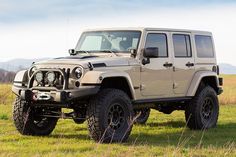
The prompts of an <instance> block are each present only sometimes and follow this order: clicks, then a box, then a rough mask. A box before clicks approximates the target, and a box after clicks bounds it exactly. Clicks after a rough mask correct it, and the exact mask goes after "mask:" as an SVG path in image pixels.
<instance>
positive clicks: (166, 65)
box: [163, 62, 173, 68]
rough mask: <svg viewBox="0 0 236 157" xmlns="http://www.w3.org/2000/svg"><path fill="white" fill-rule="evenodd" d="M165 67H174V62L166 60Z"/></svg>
mask: <svg viewBox="0 0 236 157" xmlns="http://www.w3.org/2000/svg"><path fill="white" fill-rule="evenodd" d="M163 66H164V67H166V68H168V67H172V66H173V64H172V63H168V62H165V64H163Z"/></svg>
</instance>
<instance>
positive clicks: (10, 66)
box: [0, 58, 236, 74]
mask: <svg viewBox="0 0 236 157" xmlns="http://www.w3.org/2000/svg"><path fill="white" fill-rule="evenodd" d="M47 59H50V58H37V59H21V58H17V59H12V60H9V61H5V62H0V69H3V70H5V71H12V72H17V71H19V70H22V69H27V68H29V67H30V66H31V64H32V63H33V62H39V61H42V60H47ZM219 67H220V74H236V66H234V65H232V64H229V63H219Z"/></svg>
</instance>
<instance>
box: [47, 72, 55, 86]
mask: <svg viewBox="0 0 236 157" xmlns="http://www.w3.org/2000/svg"><path fill="white" fill-rule="evenodd" d="M46 78H47V81H48V83H49V84H53V82H54V81H55V80H56V74H55V73H54V72H52V71H50V72H48V73H47V74H46Z"/></svg>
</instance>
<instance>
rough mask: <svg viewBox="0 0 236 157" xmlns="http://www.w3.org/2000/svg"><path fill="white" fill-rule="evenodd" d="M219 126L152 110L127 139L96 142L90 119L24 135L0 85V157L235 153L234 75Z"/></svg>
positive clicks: (222, 98) (7, 87) (178, 113)
mask: <svg viewBox="0 0 236 157" xmlns="http://www.w3.org/2000/svg"><path fill="white" fill-rule="evenodd" d="M223 77H224V79H225V83H224V84H225V86H224V94H222V95H221V96H220V103H221V106H220V115H219V121H218V126H217V127H216V128H213V129H210V130H207V131H192V130H189V129H188V128H186V127H185V120H184V112H181V111H175V112H173V113H172V114H171V115H165V114H162V113H160V112H158V111H155V110H152V112H151V116H150V118H149V120H148V122H147V124H146V125H145V126H140V125H135V126H134V127H133V131H132V134H131V136H130V138H129V140H128V142H127V143H122V144H121V143H118V144H97V143H95V142H93V141H92V140H90V139H89V137H88V131H87V128H86V123H84V124H82V125H77V124H74V123H73V122H72V121H71V120H59V122H58V125H57V127H56V129H55V130H54V131H53V133H52V134H51V135H50V136H47V137H33V136H22V135H20V134H19V133H18V132H17V131H16V130H15V127H14V125H13V122H12V117H11V108H12V106H11V105H10V104H11V101H12V100H13V95H11V94H8V95H7V94H4V93H5V92H8V93H9V91H10V85H0V91H1V93H0V103H1V105H0V156H4V157H5V156H86V157H87V156H101V157H104V156H105V157H110V156H122V157H125V156H212V157H215V156H236V116H235V114H236V76H233V75H231V76H230V75H224V76H223Z"/></svg>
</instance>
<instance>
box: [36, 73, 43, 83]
mask: <svg viewBox="0 0 236 157" xmlns="http://www.w3.org/2000/svg"><path fill="white" fill-rule="evenodd" d="M35 80H36V81H37V82H38V83H42V81H43V73H42V72H41V71H39V72H37V74H36V75H35Z"/></svg>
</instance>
